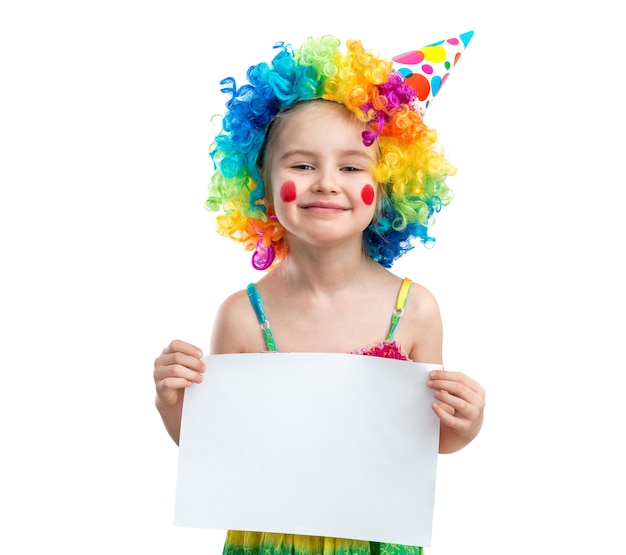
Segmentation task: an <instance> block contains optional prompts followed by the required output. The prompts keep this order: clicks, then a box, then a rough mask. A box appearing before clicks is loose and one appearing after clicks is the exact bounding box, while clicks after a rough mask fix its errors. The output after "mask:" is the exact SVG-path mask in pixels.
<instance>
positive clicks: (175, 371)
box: [154, 364, 203, 383]
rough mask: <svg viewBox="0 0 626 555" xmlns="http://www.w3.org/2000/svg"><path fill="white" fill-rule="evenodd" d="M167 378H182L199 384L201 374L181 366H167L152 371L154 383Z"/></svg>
mask: <svg viewBox="0 0 626 555" xmlns="http://www.w3.org/2000/svg"><path fill="white" fill-rule="evenodd" d="M167 378H182V379H183V380H187V381H189V382H193V383H201V382H202V380H203V378H202V372H199V371H196V370H194V369H192V368H189V367H187V366H185V365H183V364H168V365H166V366H158V367H157V368H155V370H154V381H155V382H157V383H159V382H162V381H163V380H165V379H167Z"/></svg>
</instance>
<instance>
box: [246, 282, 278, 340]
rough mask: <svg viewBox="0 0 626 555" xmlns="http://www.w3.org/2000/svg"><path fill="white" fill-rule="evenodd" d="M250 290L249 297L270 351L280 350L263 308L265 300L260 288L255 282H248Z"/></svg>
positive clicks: (248, 289)
mask: <svg viewBox="0 0 626 555" xmlns="http://www.w3.org/2000/svg"><path fill="white" fill-rule="evenodd" d="M246 291H247V292H248V298H249V299H250V304H252V308H254V312H255V313H256V317H257V319H258V320H259V324H261V331H262V332H263V338H264V339H265V345H266V347H267V350H268V351H278V347H277V346H276V341H275V339H274V334H273V333H272V330H271V329H270V323H269V320H268V319H267V316H266V315H265V310H264V309H263V300H262V299H261V295H260V294H259V290H258V289H257V286H256V285H255V284H254V283H250V284H248V287H247V288H246Z"/></svg>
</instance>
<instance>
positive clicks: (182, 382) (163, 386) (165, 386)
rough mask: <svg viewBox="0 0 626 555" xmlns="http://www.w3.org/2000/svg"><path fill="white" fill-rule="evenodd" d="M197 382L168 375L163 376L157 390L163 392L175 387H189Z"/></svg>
mask: <svg viewBox="0 0 626 555" xmlns="http://www.w3.org/2000/svg"><path fill="white" fill-rule="evenodd" d="M194 383H195V382H193V381H191V380H187V379H185V378H174V377H171V376H170V377H167V378H163V379H162V380H160V381H159V382H158V383H157V392H158V393H163V392H164V391H165V390H173V389H187V388H188V387H191V386H192V385H193V384H194Z"/></svg>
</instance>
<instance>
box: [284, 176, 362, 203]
mask: <svg viewBox="0 0 626 555" xmlns="http://www.w3.org/2000/svg"><path fill="white" fill-rule="evenodd" d="M372 194H373V193H372ZM280 198H281V200H282V201H283V202H293V201H294V200H296V184H295V183H294V182H293V181H285V182H284V183H283V185H282V187H281V188H280Z"/></svg>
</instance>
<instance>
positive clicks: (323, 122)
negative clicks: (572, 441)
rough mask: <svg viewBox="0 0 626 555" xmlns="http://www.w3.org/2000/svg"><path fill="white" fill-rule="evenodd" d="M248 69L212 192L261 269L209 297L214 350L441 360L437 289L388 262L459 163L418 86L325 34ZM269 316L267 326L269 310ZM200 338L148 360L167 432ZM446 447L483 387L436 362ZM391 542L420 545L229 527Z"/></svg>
mask: <svg viewBox="0 0 626 555" xmlns="http://www.w3.org/2000/svg"><path fill="white" fill-rule="evenodd" d="M279 48H280V51H279V53H278V55H277V56H276V57H275V59H274V60H273V62H272V65H271V66H269V65H267V64H263V63H262V64H259V65H257V66H253V67H252V68H250V70H249V71H248V79H249V81H250V83H249V84H247V85H244V86H243V87H241V88H240V89H237V88H236V87H235V84H234V81H233V80H232V79H227V80H224V81H223V84H226V85H230V87H229V88H226V89H225V90H227V92H230V93H231V94H232V98H231V100H230V101H229V102H228V104H227V106H228V108H229V112H228V113H227V114H226V116H225V117H224V120H223V130H222V132H221V133H220V134H219V135H218V136H217V137H216V141H215V148H214V150H213V152H212V155H213V159H214V160H215V163H216V173H215V175H214V177H213V179H212V183H211V188H210V196H209V199H208V201H207V207H208V208H209V209H212V210H220V211H221V212H222V213H221V215H219V216H218V218H217V222H218V229H219V231H220V232H221V233H223V234H225V235H227V236H230V237H232V238H235V239H237V240H239V241H241V242H243V243H244V245H245V246H246V247H247V248H248V249H250V250H253V251H254V255H253V264H254V266H255V267H256V268H258V269H262V270H267V271H266V273H265V274H264V276H263V277H262V278H261V279H260V280H259V281H258V282H257V283H256V284H250V285H249V286H248V287H247V289H245V290H241V291H237V292H235V293H233V294H232V295H231V296H229V297H228V298H227V299H226V300H224V302H223V303H222V305H221V306H220V309H219V310H218V313H217V316H216V320H215V323H214V326H213V334H212V339H211V353H212V354H219V353H256V352H261V351H278V350H280V351H290V352H335V353H355V354H361V355H371V356H381V357H391V358H399V359H404V360H413V361H418V362H428V363H439V364H441V363H442V324H441V317H440V313H439V309H438V306H437V302H436V300H435V299H434V297H433V295H432V294H431V293H430V292H429V291H428V290H427V289H426V288H424V287H422V286H420V285H418V284H416V283H412V281H411V280H409V279H402V278H400V277H399V276H396V275H395V274H393V273H392V272H391V271H390V270H388V268H389V267H390V266H391V264H392V263H393V261H394V260H395V259H397V258H398V257H399V256H402V255H403V254H404V253H405V252H406V251H408V250H409V249H410V248H412V245H411V242H410V241H411V239H413V238H419V239H421V240H422V242H424V243H429V242H432V238H430V237H429V236H428V229H427V227H428V225H429V223H430V219H431V217H432V214H433V213H434V212H435V211H437V210H439V209H440V208H441V206H442V205H445V204H447V202H449V200H450V198H451V193H450V191H449V189H448V188H447V186H446V185H445V178H446V176H447V175H450V174H453V173H454V169H453V168H452V166H451V165H450V164H449V162H448V161H447V160H446V159H445V158H444V157H443V155H442V154H441V153H440V149H438V147H437V143H436V139H437V137H436V134H435V133H434V132H433V131H432V130H430V129H428V128H427V127H426V126H425V125H424V124H423V121H422V118H421V115H420V114H419V113H418V111H417V110H416V109H415V108H414V103H413V101H414V99H415V91H413V90H412V89H411V87H409V86H408V85H407V84H406V82H405V80H404V78H403V77H402V76H401V75H399V74H398V73H396V72H394V71H393V70H392V69H391V62H389V61H388V60H384V59H380V58H378V57H377V56H375V55H374V54H372V53H371V52H368V51H366V50H364V49H363V47H362V45H361V43H360V42H358V41H349V42H348V43H347V50H348V51H347V53H345V54H343V53H341V52H340V51H339V41H338V40H337V39H335V38H334V37H323V38H322V39H317V40H313V39H309V40H308V41H306V42H305V44H303V46H302V47H301V48H300V49H299V50H298V51H296V52H292V51H291V50H290V49H289V48H288V47H286V46H284V45H280V47H279ZM270 322H271V325H270ZM202 356H203V354H202V352H201V350H200V349H199V348H197V347H195V346H193V345H190V344H189V343H186V342H183V341H180V340H175V341H172V343H170V345H168V346H167V347H166V348H165V349H164V351H163V353H162V354H161V355H160V356H159V357H158V358H157V359H156V361H155V363H154V380H155V384H156V406H157V408H158V410H159V412H160V414H161V417H162V419H163V422H164V424H165V427H166V429H167V430H168V432H169V434H170V435H171V437H172V438H173V440H174V441H175V442H177V443H178V439H179V433H180V422H181V412H182V402H183V394H184V390H185V388H187V387H189V386H190V385H192V384H193V383H200V382H201V381H202V373H203V372H204V370H205V368H204V364H203V362H202V360H201V358H202ZM428 385H429V387H431V388H432V389H433V392H434V393H433V396H434V400H433V410H434V411H435V413H436V414H437V416H438V417H439V419H440V422H441V426H440V430H441V432H440V446H439V450H440V452H441V453H451V452H453V451H457V450H458V449H461V448H462V447H464V446H465V445H467V444H468V443H469V442H470V441H472V440H473V439H474V438H475V437H476V435H477V434H478V432H479V431H480V428H481V425H482V419H483V408H484V390H483V388H482V387H481V386H480V385H479V384H478V383H477V382H475V381H474V380H472V379H471V378H469V377H468V376H466V375H464V374H462V373H459V372H450V371H444V370H441V371H434V372H432V373H431V375H430V380H429V382H428ZM244 552H245V553H253V554H256V553H264V554H269V555H274V554H278V553H280V554H284V553H302V554H321V553H323V554H325V555H329V554H342V555H343V554H349V553H359V554H370V553H372V554H374V553H376V554H377V553H380V552H387V553H397V554H405V555H408V554H416V553H421V552H422V548H420V547H417V546H403V545H391V544H381V543H377V542H368V541H362V540H358V539H355V540H346V539H336V538H322V537H313V536H295V535H289V534H270V533H259V532H243V531H229V532H228V534H227V538H226V544H225V546H224V553H225V554H227V555H230V554H238V553H244Z"/></svg>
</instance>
